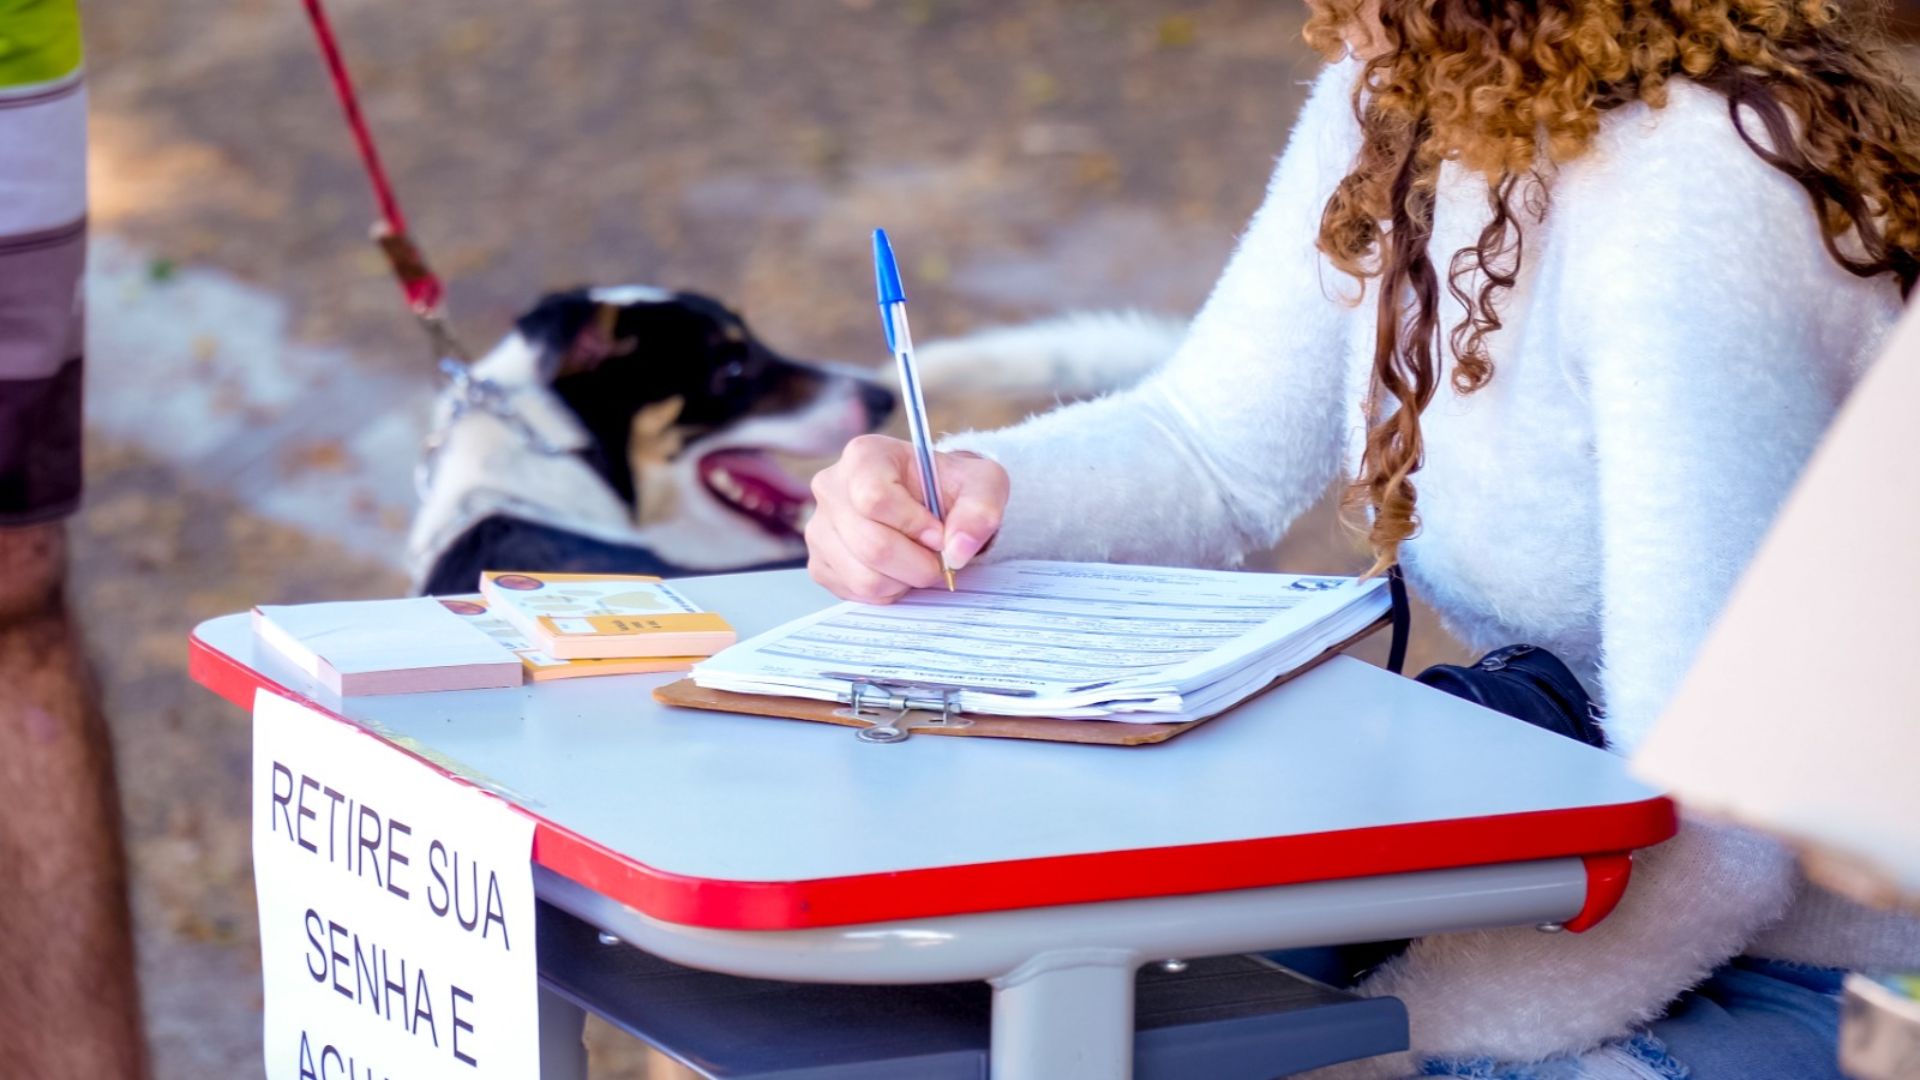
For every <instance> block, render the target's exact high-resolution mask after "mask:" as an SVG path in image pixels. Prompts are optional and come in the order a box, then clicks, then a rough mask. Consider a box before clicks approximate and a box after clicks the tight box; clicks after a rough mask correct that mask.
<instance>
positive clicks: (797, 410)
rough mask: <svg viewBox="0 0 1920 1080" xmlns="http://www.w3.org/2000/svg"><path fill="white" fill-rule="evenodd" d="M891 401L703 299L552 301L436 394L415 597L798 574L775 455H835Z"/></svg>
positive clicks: (636, 293) (798, 541) (622, 291)
mask: <svg viewBox="0 0 1920 1080" xmlns="http://www.w3.org/2000/svg"><path fill="white" fill-rule="evenodd" d="M893 405H894V395H893V392H892V391H891V390H889V389H887V388H886V387H885V386H882V385H880V384H879V383H877V382H875V381H874V380H873V379H872V378H871V377H869V376H868V375H867V374H866V373H865V372H863V371H861V370H858V369H855V368H845V367H839V366H835V365H831V364H821V363H809V362H803V361H799V360H793V359H789V358H787V357H784V356H782V355H780V354H779V353H777V352H775V351H774V350H772V349H771V348H768V347H767V346H766V345H765V344H764V343H762V342H761V341H760V340H759V339H758V338H756V337H754V336H753V333H752V332H751V331H750V330H748V328H747V325H746V323H745V322H744V321H743V320H742V319H741V318H740V316H738V315H737V314H735V313H734V312H732V311H730V310H728V309H727V308H726V307H725V306H723V305H721V304H720V303H718V302H717V301H714V300H712V299H709V298H707V297H704V296H699V295H696V294H693V293H683V292H669V291H666V290H661V289H654V288H649V287H645V286H624V287H617V288H597V289H579V290H574V291H572V292H564V293H556V294H553V295H550V296H547V297H546V298H544V299H542V300H541V301H540V302H539V304H537V305H536V306H535V307H534V308H533V309H532V310H531V311H529V312H527V313H526V314H525V315H523V316H522V317H521V318H520V319H519V320H518V322H517V323H516V324H515V330H514V332H513V333H511V334H509V335H508V336H507V337H506V338H505V339H503V340H502V341H501V342H500V343H499V344H498V345H497V346H495V347H494V349H493V350H492V351H491V352H489V353H488V354H487V355H486V356H485V357H483V358H481V359H480V360H479V361H477V362H476V363H475V364H474V365H473V367H472V369H471V370H470V372H468V374H467V376H466V378H464V379H456V383H455V385H454V387H453V388H452V389H450V390H449V391H447V392H446V393H444V394H443V395H442V396H441V399H440V401H439V403H438V406H437V415H436V419H435V432H434V435H433V437H432V438H431V439H430V440H429V442H428V450H427V455H426V458H425V460H424V461H423V463H422V470H421V471H422V484H421V496H422V503H421V507H420V510H419V513H418V514H417V516H416V517H415V520H414V525H413V530H412V534H411V537H410V539H409V554H410V562H411V567H412V571H413V575H414V583H415V585H416V587H417V588H418V589H419V590H420V591H422V592H427V593H450V592H454V593H457V592H470V591H472V590H473V589H474V587H475V583H476V582H477V581H478V580H479V576H480V572H481V571H482V570H503V569H520V570H548V571H575V572H588V573H591V572H606V573H651V574H660V575H663V576H671V575H676V574H686V573H700V572H716V571H726V570H740V569H747V568H755V567H764V566H776V565H788V564H793V563H796V562H797V561H799V560H800V559H801V558H803V557H804V555H805V550H806V549H805V544H804V542H803V540H802V538H801V528H802V526H803V525H804V524H805V519H806V515H807V514H808V513H809V512H810V510H811V507H812V500H811V497H810V495H809V493H808V491H807V486H806V484H805V483H804V482H803V481H801V480H800V479H799V478H797V477H795V476H794V475H792V474H791V473H789V472H788V471H787V469H786V468H785V467H784V466H783V465H782V463H781V462H780V460H778V458H777V457H776V455H783V456H790V457H797V458H827V457H832V456H834V455H837V454H838V453H839V452H840V449H841V448H842V447H843V446H844V445H845V444H846V442H847V440H849V439H851V438H853V437H854V436H857V435H860V434H862V433H864V432H868V431H871V430H873V429H874V428H876V427H878V426H879V425H880V424H881V423H882V422H883V421H884V420H885V419H886V418H887V416H888V414H889V413H891V412H892V410H893Z"/></svg>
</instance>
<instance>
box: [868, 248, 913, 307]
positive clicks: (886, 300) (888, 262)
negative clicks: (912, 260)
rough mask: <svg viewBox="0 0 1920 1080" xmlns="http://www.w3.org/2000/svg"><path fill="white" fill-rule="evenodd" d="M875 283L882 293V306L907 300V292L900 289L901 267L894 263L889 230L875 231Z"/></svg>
mask: <svg viewBox="0 0 1920 1080" xmlns="http://www.w3.org/2000/svg"><path fill="white" fill-rule="evenodd" d="M873 281H874V285H875V286H876V287H877V288H878V289H879V291H880V306H881V307H886V306H887V305H888V304H898V303H901V302H903V301H905V300H906V298H907V290H905V289H903V288H901V287H900V267H899V265H898V264H896V263H895V262H894V261H893V245H892V244H891V243H889V242H888V241H887V230H885V229H875V230H873Z"/></svg>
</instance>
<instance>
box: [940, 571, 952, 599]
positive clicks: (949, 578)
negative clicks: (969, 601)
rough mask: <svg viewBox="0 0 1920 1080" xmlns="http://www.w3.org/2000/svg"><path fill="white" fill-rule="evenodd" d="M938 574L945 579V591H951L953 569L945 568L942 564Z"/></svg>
mask: <svg viewBox="0 0 1920 1080" xmlns="http://www.w3.org/2000/svg"><path fill="white" fill-rule="evenodd" d="M940 574H941V576H942V577H944V578H946V579H947V591H948V592H952V591H953V571H952V570H949V569H947V568H946V566H944V565H943V566H941V567H940Z"/></svg>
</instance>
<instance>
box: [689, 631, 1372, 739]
mask: <svg viewBox="0 0 1920 1080" xmlns="http://www.w3.org/2000/svg"><path fill="white" fill-rule="evenodd" d="M1390 622H1391V620H1390V619H1389V618H1388V617H1387V616H1384V615H1383V616H1381V617H1380V618H1379V619H1378V620H1376V621H1375V622H1373V623H1372V624H1371V625H1369V626H1368V627H1366V629H1364V630H1361V631H1360V632H1359V633H1357V634H1355V635H1353V636H1352V637H1350V638H1348V639H1346V640H1345V641H1342V642H1340V643H1339V644H1338V645H1335V646H1333V647H1332V648H1330V649H1328V650H1327V651H1325V652H1323V653H1321V654H1320V655H1318V656H1316V657H1314V658H1313V659H1311V660H1309V661H1307V662H1306V663H1305V664H1302V665H1300V666H1299V667H1297V668H1295V669H1293V670H1292V671H1290V672H1288V673H1286V674H1285V675H1282V676H1280V677H1279V678H1277V679H1275V680H1274V681H1273V682H1271V683H1268V684H1267V685H1266V686H1265V687H1262V688H1261V689H1260V690H1259V691H1257V692H1255V693H1254V694H1252V695H1249V696H1248V697H1247V698H1246V700H1247V701H1251V700H1253V698H1256V697H1259V696H1260V695H1261V694H1264V693H1266V692H1267V691H1269V690H1272V689H1273V688H1274V687H1276V686H1279V685H1281V684H1282V683H1285V682H1287V681H1288V680H1290V679H1293V678H1296V677H1298V676H1299V675H1301V674H1302V673H1304V672H1307V671H1311V670H1313V669H1314V668H1316V667H1318V666H1320V665H1321V664H1323V663H1325V662H1326V661H1327V659H1328V658H1329V657H1331V656H1334V655H1335V654H1337V653H1340V652H1344V651H1345V650H1347V649H1349V648H1351V647H1352V646H1353V645H1355V644H1357V643H1358V642H1360V641H1362V640H1364V639H1366V638H1367V637H1368V636H1370V635H1372V634H1373V633H1375V632H1376V631H1378V630H1380V629H1382V628H1384V627H1386V626H1388V625H1389V624H1390ZM653 699H654V700H655V701H658V702H660V703H661V704H663V705H671V706H674V707H675V708H680V709H701V710H705V711H708V712H723V713H738V714H742V715H747V716H771V717H779V718H782V719H787V720H811V721H814V722H815V723H820V724H837V725H839V726H840V727H851V728H869V727H873V726H875V724H874V719H873V716H872V714H868V715H865V716H859V715H855V713H854V712H853V710H852V709H851V708H850V707H849V706H848V705H847V704H846V703H845V702H839V701H815V700H813V699H811V698H796V697H775V696H772V695H768V694H735V693H731V692H728V691H725V690H706V689H702V688H701V687H699V686H695V685H694V682H693V680H692V679H681V680H680V681H678V682H673V683H668V684H667V685H665V686H662V687H660V688H659V689H657V690H655V691H654V692H653ZM1226 711H1227V712H1232V711H1233V710H1232V709H1228V710H1226ZM1215 715H1221V714H1215ZM959 719H960V720H961V721H962V722H960V723H942V722H941V716H940V714H939V713H937V712H932V711H923V710H910V711H908V712H906V713H904V714H901V715H900V719H899V720H898V721H897V722H896V723H897V726H898V727H900V728H902V729H904V730H906V731H910V732H912V733H913V734H915V735H972V736H979V737H983V738H989V739H1035V740H1039V741H1041V742H1064V743H1082V744H1087V745H1095V746H1145V745H1147V744H1149V743H1158V742H1165V741H1167V740H1168V739H1171V738H1173V737H1174V736H1175V735H1178V734H1180V733H1181V732H1183V731H1186V730H1188V729H1189V728H1193V727H1197V726H1199V725H1201V724H1204V723H1206V722H1207V721H1208V720H1211V719H1213V717H1211V716H1205V717H1201V718H1200V719H1198V720H1188V721H1185V722H1184V723H1178V724H1128V723H1121V722H1119V721H1114V720H1065V719H1059V718H1053V717H1027V716H982V715H978V714H974V713H961V714H960V716H959Z"/></svg>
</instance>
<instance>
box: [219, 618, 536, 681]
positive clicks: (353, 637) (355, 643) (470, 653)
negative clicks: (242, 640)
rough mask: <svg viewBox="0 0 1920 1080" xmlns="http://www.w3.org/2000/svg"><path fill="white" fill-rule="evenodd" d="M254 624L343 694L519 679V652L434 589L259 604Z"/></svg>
mask: <svg viewBox="0 0 1920 1080" xmlns="http://www.w3.org/2000/svg"><path fill="white" fill-rule="evenodd" d="M253 632H254V634H255V636H257V637H258V638H259V639H260V641H261V642H262V643H264V644H266V645H268V646H270V647H271V648H272V649H273V650H274V651H275V652H278V653H279V654H280V655H281V656H283V657H285V658H286V659H287V660H289V661H291V662H292V663H293V664H294V665H295V666H296V667H298V668H299V669H300V670H301V671H304V672H306V673H307V674H308V675H310V676H312V677H313V678H314V679H315V681H317V682H319V683H320V684H321V685H323V686H325V687H327V688H328V689H330V690H332V691H333V692H334V693H336V694H339V695H341V696H342V697H353V696H357V695H360V694H416V693H426V692H430V691H435V690H488V689H498V688H502V687H508V686H519V685H520V666H521V665H520V658H519V657H517V656H515V655H514V654H513V653H512V652H509V651H508V650H507V649H506V648H504V647H502V646H501V645H500V643H499V642H497V641H495V640H494V639H493V638H491V637H489V636H487V634H486V633H485V632H483V631H481V630H479V629H477V628H475V627H474V626H473V625H472V624H471V622H470V620H467V619H464V618H461V617H460V616H459V615H456V614H454V613H453V612H452V611H450V610H448V609H447V608H446V607H445V606H444V605H442V604H441V603H440V601H438V600H435V599H434V598H433V597H431V596H416V597H410V598H407V599H402V600H344V601H338V602H334V603H326V604H282V605H262V606H260V607H256V608H254V609H253Z"/></svg>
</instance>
